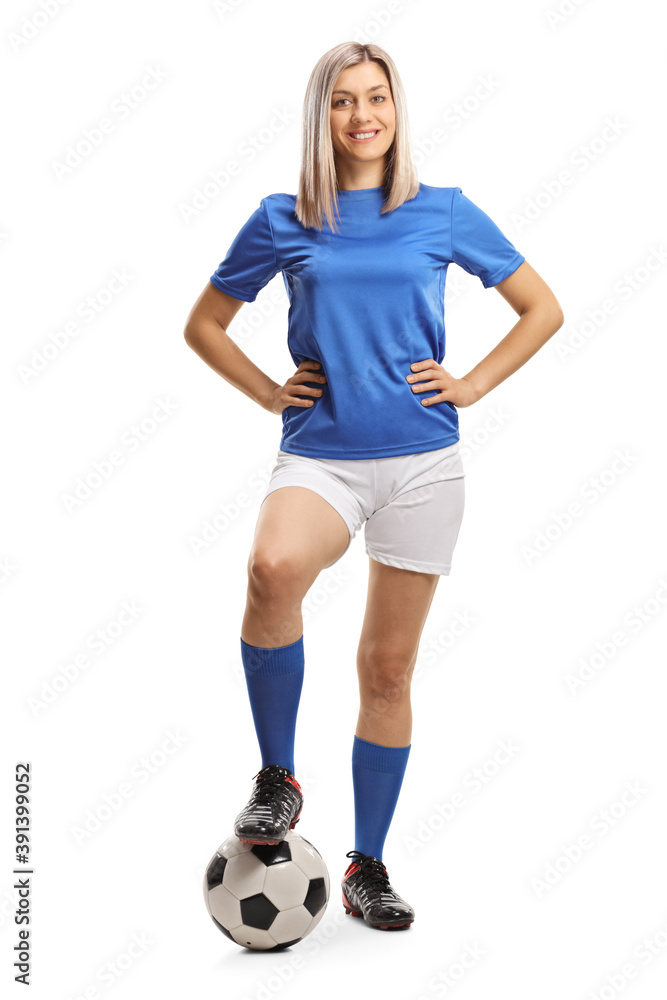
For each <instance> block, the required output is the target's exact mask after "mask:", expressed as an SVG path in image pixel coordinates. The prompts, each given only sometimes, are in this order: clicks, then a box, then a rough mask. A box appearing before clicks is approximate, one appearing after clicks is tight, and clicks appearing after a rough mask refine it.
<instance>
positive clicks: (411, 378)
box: [406, 368, 439, 383]
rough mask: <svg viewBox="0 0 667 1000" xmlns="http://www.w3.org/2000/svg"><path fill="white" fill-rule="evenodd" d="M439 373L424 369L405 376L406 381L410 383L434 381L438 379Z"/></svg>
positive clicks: (431, 369) (432, 369)
mask: <svg viewBox="0 0 667 1000" xmlns="http://www.w3.org/2000/svg"><path fill="white" fill-rule="evenodd" d="M438 375H439V372H437V371H436V370H435V369H434V368H424V369H423V370H422V371H420V372H413V373H412V374H411V375H407V376H406V378H407V381H408V382H410V383H412V382H422V381H423V380H424V379H427V378H428V379H434V378H438Z"/></svg>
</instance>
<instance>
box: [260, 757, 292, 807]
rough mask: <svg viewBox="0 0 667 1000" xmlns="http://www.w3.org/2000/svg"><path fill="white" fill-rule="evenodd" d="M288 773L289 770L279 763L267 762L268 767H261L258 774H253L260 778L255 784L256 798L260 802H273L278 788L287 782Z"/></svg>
mask: <svg viewBox="0 0 667 1000" xmlns="http://www.w3.org/2000/svg"><path fill="white" fill-rule="evenodd" d="M288 774H289V771H288V770H287V769H286V768H284V767H280V766H279V765H278V764H267V766H266V767H263V768H261V770H259V771H258V772H257V774H255V775H253V778H257V777H259V778H260V780H259V782H258V783H257V785H256V786H255V796H256V798H257V799H258V800H259V801H260V802H271V801H272V800H273V799H274V798H275V795H276V792H277V790H278V789H279V788H281V787H282V786H283V785H284V784H285V778H286V777H287V776H288Z"/></svg>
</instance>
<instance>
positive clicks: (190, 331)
mask: <svg viewBox="0 0 667 1000" xmlns="http://www.w3.org/2000/svg"><path fill="white" fill-rule="evenodd" d="M183 338H184V340H185V343H186V344H187V345H188V347H192V348H194V345H195V343H196V341H197V332H196V330H195V328H194V327H192V326H188V325H187V324H186V326H185V328H184V330H183Z"/></svg>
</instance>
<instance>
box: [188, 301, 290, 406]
mask: <svg viewBox="0 0 667 1000" xmlns="http://www.w3.org/2000/svg"><path fill="white" fill-rule="evenodd" d="M242 305H243V301H242V300H241V299H235V298H233V297H232V296H231V295H227V294H226V292H223V291H221V290H220V289H219V288H216V287H215V285H213V284H211V282H209V283H208V284H207V286H206V288H205V289H204V291H203V292H202V293H201V295H200V296H199V298H198V299H197V301H196V302H195V304H194V306H193V307H192V309H191V310H190V314H189V315H188V318H187V320H186V323H185V330H184V332H183V335H184V337H185V342H186V344H187V345H188V347H191V348H192V350H193V351H194V352H195V354H198V355H199V357H200V358H201V359H202V361H205V362H206V364H207V365H208V366H209V367H210V368H212V369H213V371H214V372H217V373H218V375H221V376H222V378H224V379H225V380H226V381H227V382H229V383H230V385H233V386H234V388H235V389H239V390H240V391H241V392H243V393H245V395H246V396H249V397H250V399H252V400H254V401H255V402H256V403H259V405H260V406H262V407H263V408H264V409H265V410H269V411H271V412H273V411H272V410H271V404H272V401H273V399H274V396H275V393H274V390H276V389H278V388H279V386H278V383H277V382H274V381H273V379H271V378H269V376H268V375H265V374H264V372H263V371H262V370H261V369H260V368H258V367H257V365H255V364H254V363H253V362H252V361H251V360H250V358H249V357H248V356H247V354H244V353H243V351H242V350H241V348H240V347H239V346H238V344H236V342H235V341H233V340H232V339H231V337H229V336H228V334H227V328H228V326H229V324H230V323H231V321H232V320H233V319H234V317H235V316H236V314H237V313H238V311H239V309H240V308H241V306H242Z"/></svg>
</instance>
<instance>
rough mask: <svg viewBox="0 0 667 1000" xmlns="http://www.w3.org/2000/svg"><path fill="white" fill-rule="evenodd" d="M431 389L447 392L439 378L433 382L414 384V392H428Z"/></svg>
mask: <svg viewBox="0 0 667 1000" xmlns="http://www.w3.org/2000/svg"><path fill="white" fill-rule="evenodd" d="M429 389H437V390H438V391H439V392H445V390H444V389H443V388H442V386H441V385H440V383H439V381H437V380H433V381H431V382H419V383H418V384H415V385H413V386H412V391H413V392H428V391H429Z"/></svg>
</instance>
